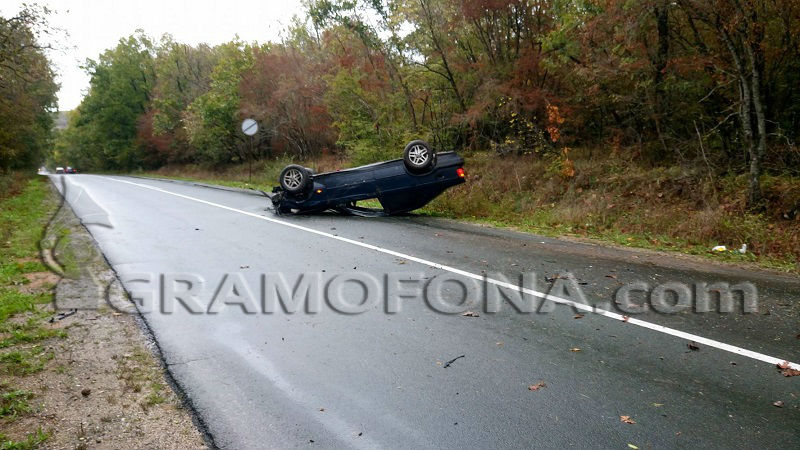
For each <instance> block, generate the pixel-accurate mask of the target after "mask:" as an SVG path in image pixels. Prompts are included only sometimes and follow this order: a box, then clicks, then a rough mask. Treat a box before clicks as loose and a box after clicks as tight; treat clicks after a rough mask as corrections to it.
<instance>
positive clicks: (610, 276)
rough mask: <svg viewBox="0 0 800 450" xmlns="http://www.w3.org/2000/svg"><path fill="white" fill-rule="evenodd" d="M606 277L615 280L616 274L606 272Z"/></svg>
mask: <svg viewBox="0 0 800 450" xmlns="http://www.w3.org/2000/svg"><path fill="white" fill-rule="evenodd" d="M606 278H612V279H614V280H616V279H617V276H616V275H613V274H608V275H606Z"/></svg>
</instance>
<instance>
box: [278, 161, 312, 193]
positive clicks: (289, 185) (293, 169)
mask: <svg viewBox="0 0 800 450" xmlns="http://www.w3.org/2000/svg"><path fill="white" fill-rule="evenodd" d="M279 180H280V183H281V188H283V190H284V191H286V192H288V193H290V194H300V193H302V192H304V191H305V190H306V188H307V187H308V186H309V183H310V181H311V174H310V173H309V172H308V170H307V169H306V168H305V167H303V166H299V165H297V164H290V165H288V166H286V167H284V168H283V170H281V175H280V177H279Z"/></svg>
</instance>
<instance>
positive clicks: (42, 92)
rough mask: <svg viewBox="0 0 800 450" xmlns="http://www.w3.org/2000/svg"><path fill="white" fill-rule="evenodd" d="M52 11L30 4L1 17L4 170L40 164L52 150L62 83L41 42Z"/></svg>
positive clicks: (0, 165) (0, 150) (0, 158)
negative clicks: (55, 117)
mask: <svg viewBox="0 0 800 450" xmlns="http://www.w3.org/2000/svg"><path fill="white" fill-rule="evenodd" d="M48 14H49V11H48V10H47V9H45V8H39V7H29V8H24V9H23V10H22V11H20V12H19V13H18V14H17V15H15V16H13V17H9V18H6V17H2V16H0V174H5V173H7V172H8V171H10V170H13V169H22V168H25V169H27V168H31V167H36V166H37V165H39V164H42V163H43V162H44V161H45V159H46V158H47V156H48V155H49V154H50V150H51V148H52V139H53V134H52V127H53V112H54V111H55V109H56V91H58V85H57V84H56V82H55V73H54V72H53V69H52V68H51V66H50V61H49V60H48V59H47V56H46V54H45V52H46V50H47V49H48V48H49V46H47V45H42V44H40V40H41V39H40V36H41V34H42V33H46V32H48V29H49V28H48V25H47V15H48ZM0 187H2V183H0Z"/></svg>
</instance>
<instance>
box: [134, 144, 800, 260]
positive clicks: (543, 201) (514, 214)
mask: <svg viewBox="0 0 800 450" xmlns="http://www.w3.org/2000/svg"><path fill="white" fill-rule="evenodd" d="M289 162H290V161H289V160H286V159H275V160H268V161H262V162H260V163H258V164H254V169H253V174H252V176H249V174H248V168H247V166H231V167H227V168H224V169H221V170H207V169H203V168H202V167H198V166H178V167H166V168H162V169H161V170H159V171H158V172H155V173H150V174H147V175H151V176H157V177H167V178H178V179H184V180H190V181H199V182H206V183H212V184H214V183H215V184H221V185H227V186H233V187H240V188H253V189H259V190H264V191H270V190H271V189H272V186H274V185H275V184H276V181H277V179H278V174H279V173H280V170H281V169H282V168H283V167H284V166H285V165H286V164H288V163H289ZM300 163H301V164H303V165H305V166H308V167H313V168H315V169H316V170H317V171H318V172H322V171H329V170H336V169H339V168H343V167H347V166H348V162H347V161H346V160H344V159H341V158H336V157H333V156H325V157H319V158H316V159H312V160H309V161H302V162H300ZM465 168H466V170H467V174H468V175H467V180H468V181H467V183H466V184H464V185H461V186H458V187H456V188H454V189H450V190H448V191H446V192H445V193H444V194H443V195H441V196H440V197H438V198H437V199H436V200H435V201H433V202H431V203H430V204H429V205H427V206H426V207H424V208H422V209H420V210H419V211H418V213H419V214H422V215H426V216H432V217H443V218H449V219H457V220H463V221H469V222H475V223H481V224H486V225H491V226H495V227H502V228H511V229H516V230H519V231H524V232H530V233H536V234H541V235H546V236H553V237H564V236H567V237H577V238H583V239H590V240H593V241H597V242H602V243H607V244H613V245H617V246H624V247H635V248H644V249H651V250H659V251H668V252H679V253H684V254H691V255H697V256H701V257H704V258H708V259H710V260H715V261H722V262H733V263H751V264H754V265H756V266H759V267H763V268H768V269H773V270H779V271H783V272H790V273H800V179H798V178H797V177H790V176H774V175H767V176H764V177H763V179H762V185H763V190H764V194H765V198H766V208H765V212H763V213H757V214H756V213H751V212H749V211H748V210H747V208H746V207H745V192H746V186H747V180H746V179H745V177H744V176H738V175H721V176H717V175H713V174H709V173H708V172H707V171H706V170H705V168H702V167H701V168H698V167H692V166H669V167H639V166H637V165H635V164H631V162H630V160H628V159H625V158H623V157H621V156H615V155H608V154H606V153H603V152H601V151H598V150H597V149H578V150H573V151H572V153H570V154H569V156H567V155H564V154H561V155H557V156H551V157H538V156H534V155H527V156H506V157H498V156H496V155H494V154H491V153H486V152H481V153H474V154H467V155H466V164H465ZM743 244H746V245H747V250H746V251H745V252H744V253H740V252H739V251H738V249H740V248H741V246H742V245H743ZM717 245H725V246H726V247H727V249H728V250H726V251H723V252H712V251H711V249H712V248H713V247H715V246H717Z"/></svg>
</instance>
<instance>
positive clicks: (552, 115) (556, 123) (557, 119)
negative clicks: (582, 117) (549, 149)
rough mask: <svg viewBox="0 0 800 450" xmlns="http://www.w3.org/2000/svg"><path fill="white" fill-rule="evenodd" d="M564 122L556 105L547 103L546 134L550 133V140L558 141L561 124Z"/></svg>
mask: <svg viewBox="0 0 800 450" xmlns="http://www.w3.org/2000/svg"><path fill="white" fill-rule="evenodd" d="M563 123H564V118H563V117H561V114H560V113H559V111H558V106H556V105H550V104H548V105H547V134H549V135H550V140H552V141H553V142H558V140H559V139H560V138H561V128H560V127H561V124H563Z"/></svg>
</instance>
